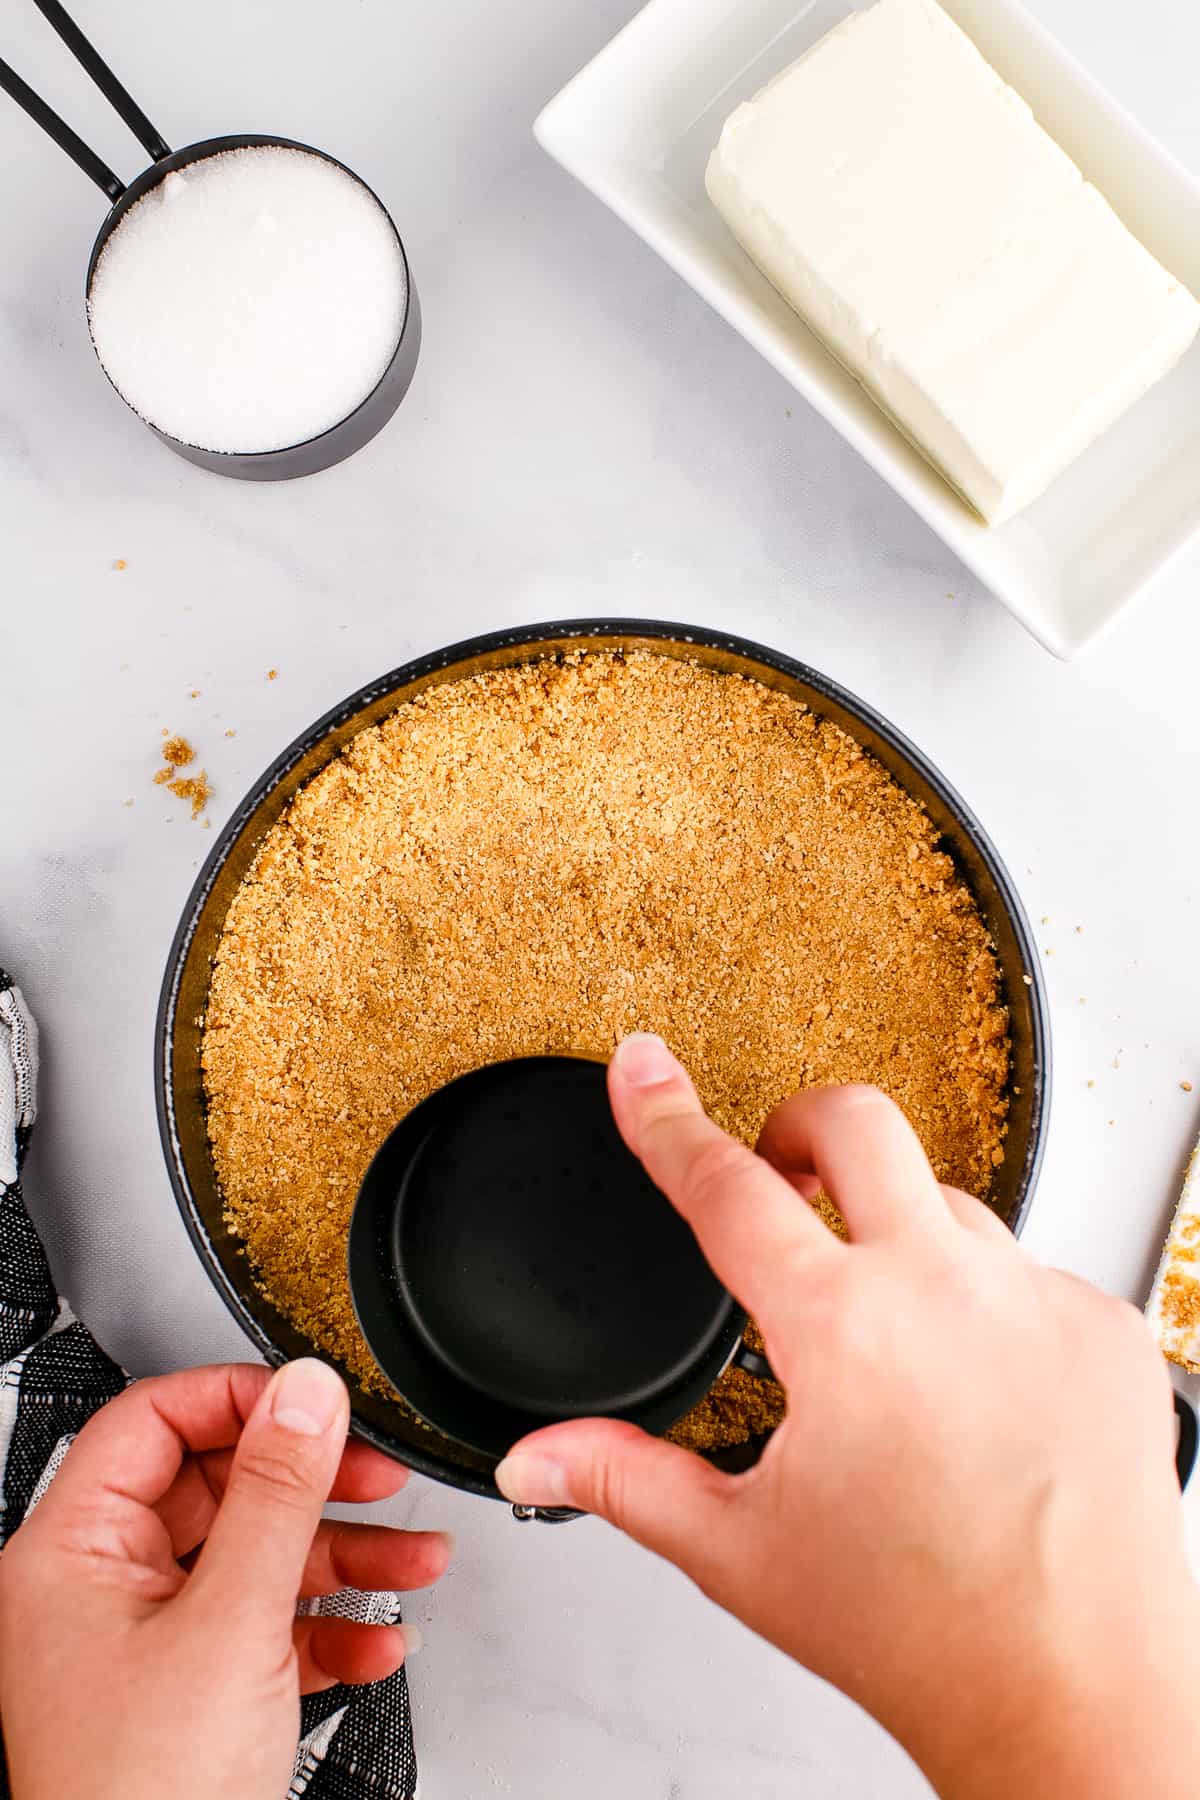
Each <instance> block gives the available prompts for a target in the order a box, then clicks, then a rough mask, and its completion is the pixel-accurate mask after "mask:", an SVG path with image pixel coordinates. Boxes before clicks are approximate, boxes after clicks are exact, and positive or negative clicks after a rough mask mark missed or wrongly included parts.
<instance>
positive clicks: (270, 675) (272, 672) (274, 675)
mask: <svg viewBox="0 0 1200 1800" xmlns="http://www.w3.org/2000/svg"><path fill="white" fill-rule="evenodd" d="M278 679H279V670H278V669H268V670H267V680H268V681H277V680H278Z"/></svg>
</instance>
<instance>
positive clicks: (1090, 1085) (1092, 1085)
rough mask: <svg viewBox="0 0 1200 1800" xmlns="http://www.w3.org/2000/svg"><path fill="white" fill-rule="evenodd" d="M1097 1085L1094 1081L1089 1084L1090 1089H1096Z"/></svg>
mask: <svg viewBox="0 0 1200 1800" xmlns="http://www.w3.org/2000/svg"><path fill="white" fill-rule="evenodd" d="M1095 1085H1096V1084H1095V1082H1094V1081H1089V1082H1088V1086H1089V1087H1095Z"/></svg>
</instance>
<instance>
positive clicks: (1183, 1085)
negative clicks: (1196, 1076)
mask: <svg viewBox="0 0 1200 1800" xmlns="http://www.w3.org/2000/svg"><path fill="white" fill-rule="evenodd" d="M1179 1085H1180V1087H1181V1088H1182V1089H1183V1091H1184V1093H1185V1094H1190V1093H1191V1091H1192V1084H1191V1082H1190V1081H1181V1082H1180V1084H1179Z"/></svg>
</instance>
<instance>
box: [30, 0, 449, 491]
mask: <svg viewBox="0 0 1200 1800" xmlns="http://www.w3.org/2000/svg"><path fill="white" fill-rule="evenodd" d="M33 4H34V5H35V6H36V7H37V9H38V11H39V12H40V13H42V14H43V16H44V17H45V18H46V20H47V21H48V22H49V24H51V25H52V26H53V27H54V29H55V31H56V32H57V33H58V35H59V37H60V38H61V39H62V40H63V42H64V44H66V46H67V48H68V50H70V52H71V54H72V55H73V56H74V57H75V58H76V59H77V61H78V62H79V63H80V64H81V65H82V66H83V68H84V69H85V70H86V71H87V73H88V74H89V75H90V76H91V78H92V80H93V81H94V82H95V84H96V86H97V87H98V88H99V89H100V92H101V93H102V94H103V95H104V97H105V99H106V100H108V101H110V102H111V104H112V106H113V107H114V109H115V110H116V112H117V113H118V114H119V116H120V117H121V119H122V120H123V121H124V123H125V124H126V125H128V127H129V129H130V130H131V131H132V132H133V134H134V136H135V137H136V138H137V140H138V142H139V143H140V144H141V145H142V147H143V149H145V150H146V152H147V153H148V155H149V156H150V158H151V165H150V167H149V168H148V169H146V170H144V171H143V173H142V174H140V175H139V176H138V177H137V178H136V180H134V181H132V182H130V184H129V186H128V187H126V186H125V184H124V183H123V182H122V181H121V180H120V178H119V177H118V176H117V175H115V174H114V173H113V171H112V170H111V169H110V168H109V167H108V165H107V163H105V162H103V161H102V160H101V159H100V157H98V156H97V155H96V153H95V151H94V150H91V149H89V147H88V145H87V144H85V143H84V142H83V140H82V138H80V137H78V136H77V135H76V133H75V132H74V131H72V129H71V127H70V126H69V125H68V124H67V123H66V121H65V120H64V119H61V118H59V116H58V114H57V113H56V112H54V111H53V109H52V108H51V107H49V106H47V104H46V102H45V101H44V100H43V99H42V98H41V97H40V96H39V95H38V94H35V93H34V91H33V89H32V88H31V87H29V86H28V84H27V83H26V82H24V81H23V80H22V79H21V77H20V76H19V75H18V74H17V72H16V70H15V69H13V68H11V67H10V66H9V64H8V63H6V62H4V61H3V60H0V89H3V90H4V92H5V93H7V94H8V95H9V96H10V97H11V98H12V99H13V100H15V101H16V102H17V105H18V106H20V107H22V108H23V109H24V111H25V112H27V113H28V114H29V117H30V118H31V119H33V120H34V122H35V123H36V124H38V125H40V126H41V128H42V130H43V131H44V132H46V134H47V135H48V136H49V137H50V138H52V139H53V141H54V142H55V143H56V144H57V145H58V146H59V148H60V149H61V150H64V151H65V152H66V154H67V155H68V156H69V157H70V158H71V160H72V162H74V163H75V164H76V166H77V167H78V168H80V169H82V170H83V172H84V174H85V175H87V176H89V177H90V179H91V180H92V181H94V182H95V184H96V186H97V187H98V188H100V190H101V191H102V193H104V194H105V195H107V197H108V199H109V201H110V202H111V210H110V211H109V213H108V216H107V217H106V218H105V220H104V223H103V224H102V225H101V227H100V230H99V231H98V233H97V234H96V241H95V244H94V245H93V246H92V254H91V257H90V259H89V262H88V267H87V280H86V284H85V295H86V294H90V292H91V285H92V277H93V275H94V274H95V272H96V265H97V263H98V262H99V260H100V257H101V254H102V253H103V250H104V246H105V245H106V244H107V242H108V240H109V238H110V237H111V235H112V233H113V232H114V231H115V230H116V228H117V226H118V225H119V224H120V223H121V221H122V219H124V218H125V216H126V214H127V213H128V212H129V211H130V209H131V208H132V207H134V206H136V205H137V203H138V201H139V200H142V199H144V197H145V196H146V194H148V193H149V192H150V190H151V189H152V188H154V187H156V186H157V185H158V183H159V182H160V181H163V180H164V179H165V178H166V177H167V176H168V175H170V174H172V173H174V172H175V171H176V170H178V169H185V168H187V167H189V166H190V165H191V164H192V163H197V162H202V161H203V160H204V159H205V158H207V157H210V156H219V155H221V154H222V153H223V152H225V151H228V150H247V149H256V148H263V147H266V148H274V149H280V150H302V151H306V152H307V153H308V154H309V155H310V156H319V157H321V158H322V159H323V160H324V161H325V162H329V163H333V164H334V165H335V166H336V167H337V168H339V169H341V170H342V171H343V172H344V173H345V174H347V175H349V176H350V178H351V180H353V181H357V182H358V184H359V186H360V187H362V188H365V189H366V192H367V193H368V194H370V196H371V198H372V200H374V202H375V204H376V205H377V206H378V207H379V210H380V211H381V212H382V214H383V216H384V218H385V219H386V220H387V222H388V224H389V225H390V226H391V228H392V231H393V232H394V233H395V237H396V243H397V245H398V246H399V249H400V255H401V259H402V260H403V263H404V271H405V278H406V298H405V306H404V317H403V319H402V320H401V325H400V334H399V337H398V338H397V340H396V347H395V349H394V350H393V352H392V356H391V360H390V361H389V363H388V365H387V368H386V369H385V370H384V372H383V374H382V375H381V376H380V378H379V380H378V382H377V383H376V384H375V386H374V388H373V389H372V390H371V392H370V393H369V394H367V395H366V396H365V397H364V398H363V399H362V400H360V401H359V402H358V404H357V405H356V406H355V407H354V409H353V410H352V411H351V412H349V413H347V414H346V416H345V418H344V419H341V420H339V421H338V423H337V424H336V425H332V426H330V428H329V429H328V430H327V431H323V432H320V433H319V434H318V435H317V436H316V437H312V438H308V439H307V440H306V441H305V442H304V443H300V444H289V445H287V446H285V447H284V448H282V449H279V450H259V451H225V450H209V449H206V448H205V447H204V446H203V445H199V444H188V443H185V442H184V441H183V440H182V439H181V438H176V437H172V436H171V435H170V433H169V432H166V431H161V430H160V429H159V427H158V426H157V425H155V424H153V423H152V421H151V420H149V419H146V418H143V417H142V415H141V414H140V413H138V412H136V410H135V409H134V408H133V407H130V411H131V412H133V413H134V416H135V417H136V418H140V419H141V420H142V423H143V424H144V425H146V426H148V427H149V429H150V430H151V431H152V432H153V433H154V435H155V437H157V438H159V439H161V441H162V442H163V443H164V444H166V445H167V446H168V448H169V449H171V450H174V451H175V452H176V454H177V455H178V456H182V457H184V458H185V460H186V461H188V462H191V463H196V464H197V465H198V466H199V467H200V468H202V469H209V470H211V471H212V472H213V473H214V474H216V475H232V476H235V477H237V478H238V479H239V480H242V481H288V480H291V479H292V478H293V477H295V476H297V475H314V474H316V473H317V472H318V470H320V469H328V468H331V467H332V466H333V465H334V464H335V463H339V462H344V461H345V459H346V458H347V457H348V456H352V455H353V454H354V452H355V451H356V450H361V449H362V447H363V445H364V444H366V443H368V442H369V441H370V439H371V438H373V437H374V436H375V434H376V432H378V431H380V430H381V429H382V428H383V426H384V425H386V424H387V421H388V420H389V419H390V418H391V416H392V414H393V413H394V412H395V411H396V408H397V407H398V406H399V404H400V402H401V400H403V398H404V396H405V394H406V393H407V392H408V388H409V384H410V382H411V381H412V378H413V375H414V373H415V371H416V366H417V356H418V353H419V351H420V348H421V307H420V302H419V301H418V299H417V290H416V287H415V285H414V283H413V278H412V270H411V268H410V267H409V263H408V254H407V252H406V250H405V248H404V243H403V240H402V239H401V237H400V234H399V232H398V231H396V226H395V222H394V220H393V219H392V216H391V214H390V213H389V212H388V210H387V208H386V207H385V206H384V204H383V202H382V201H381V200H380V198H379V196H378V194H376V193H375V192H374V190H373V189H371V188H369V187H367V184H366V182H365V181H363V180H362V178H361V177H360V176H358V175H356V174H355V173H354V170H353V169H348V168H346V165H345V163H341V162H338V159H337V158H336V157H334V156H329V155H328V154H327V153H326V152H325V151H324V150H317V149H314V147H313V146H312V145H311V144H301V143H297V142H295V141H294V140H293V139H291V138H283V137H262V136H259V135H256V134H254V133H242V134H239V135H237V136H233V137H216V138H205V139H203V140H202V141H201V142H199V143H195V144H188V145H186V146H185V147H184V148H183V149H182V150H172V149H170V147H169V146H168V145H167V143H166V142H165V140H164V139H163V138H162V136H161V135H160V134H159V132H158V131H156V130H155V128H154V126H153V125H152V124H151V123H150V120H149V119H148V118H147V117H146V115H145V113H144V112H143V111H142V109H141V107H140V106H138V104H137V102H136V101H135V100H134V99H133V96H132V95H131V94H129V93H128V92H127V91H126V89H125V88H124V87H123V86H122V84H121V83H120V82H119V81H118V80H117V77H116V76H115V75H114V74H113V72H112V70H111V69H110V68H109V67H108V65H107V63H105V62H104V60H103V59H102V58H101V57H100V55H99V54H98V53H97V51H96V50H95V49H94V48H93V46H92V45H91V44H90V43H89V42H88V40H87V38H86V37H85V36H84V35H83V33H82V31H80V29H79V27H78V25H76V23H75V21H74V20H73V19H72V18H71V17H70V15H69V14H68V13H67V12H66V11H65V10H64V8H63V7H62V6H61V5H60V3H59V0H33ZM93 347H94V346H93ZM97 361H98V362H100V367H101V368H102V369H104V364H103V362H101V361H100V358H99V354H97ZM104 373H105V376H106V377H107V376H108V371H107V369H105V370H104ZM110 379H111V378H110ZM112 385H113V391H114V392H115V393H117V394H119V395H120V398H121V399H122V400H125V396H124V395H123V394H121V392H120V389H119V388H117V387H116V385H115V383H113V384H112ZM125 404H126V405H128V404H129V402H128V401H125Z"/></svg>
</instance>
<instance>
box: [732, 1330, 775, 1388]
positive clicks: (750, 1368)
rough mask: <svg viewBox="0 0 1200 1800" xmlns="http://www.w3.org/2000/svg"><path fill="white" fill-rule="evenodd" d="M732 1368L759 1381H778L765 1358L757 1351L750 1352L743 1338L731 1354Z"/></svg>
mask: <svg viewBox="0 0 1200 1800" xmlns="http://www.w3.org/2000/svg"><path fill="white" fill-rule="evenodd" d="M733 1366H734V1368H735V1369H744V1370H745V1371H746V1373H747V1375H757V1376H758V1377H759V1379H760V1380H761V1381H778V1380H779V1377H778V1375H776V1373H775V1371H774V1369H773V1368H772V1367H771V1365H770V1363H769V1362H768V1361H767V1359H766V1357H765V1356H762V1355H760V1354H759V1352H758V1351H757V1350H751V1348H750V1346H749V1344H748V1343H747V1342H746V1340H745V1338H743V1339H742V1341H741V1343H740V1344H739V1345H738V1347H737V1349H736V1350H735V1351H734V1353H733Z"/></svg>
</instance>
